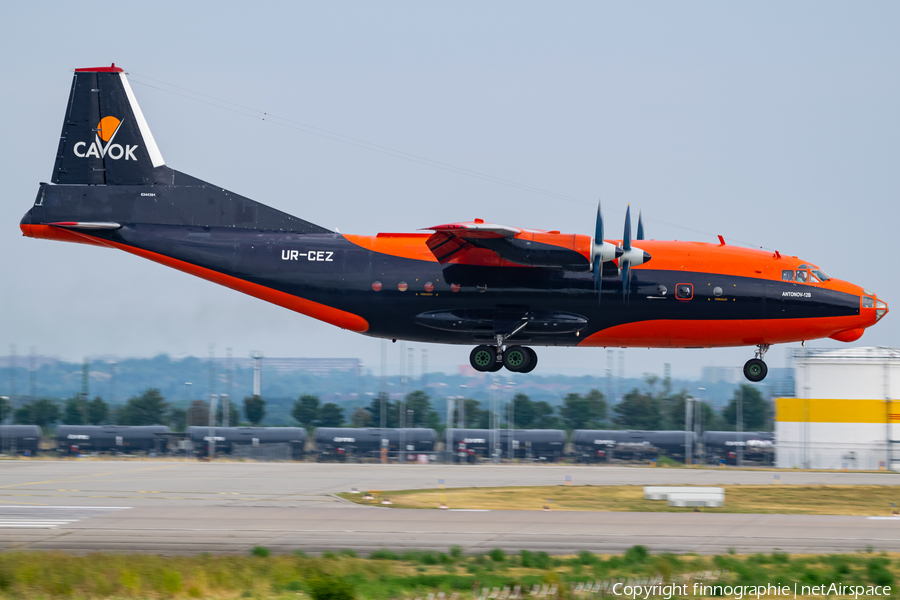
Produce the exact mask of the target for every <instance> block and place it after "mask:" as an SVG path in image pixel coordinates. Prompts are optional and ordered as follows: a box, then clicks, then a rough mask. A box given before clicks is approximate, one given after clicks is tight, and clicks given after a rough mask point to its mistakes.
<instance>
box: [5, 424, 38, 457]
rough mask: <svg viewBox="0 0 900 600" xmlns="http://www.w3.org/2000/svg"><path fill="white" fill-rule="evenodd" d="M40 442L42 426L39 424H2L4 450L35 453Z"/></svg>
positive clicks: (17, 452) (16, 452) (15, 452)
mask: <svg viewBox="0 0 900 600" xmlns="http://www.w3.org/2000/svg"><path fill="white" fill-rule="evenodd" d="M40 443H41V428H40V427H38V426H37V425H0V451H2V452H8V453H10V454H27V455H34V454H35V453H36V452H37V451H38V446H39V444H40Z"/></svg>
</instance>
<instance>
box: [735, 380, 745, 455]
mask: <svg viewBox="0 0 900 600" xmlns="http://www.w3.org/2000/svg"><path fill="white" fill-rule="evenodd" d="M743 431H744V388H743V387H738V393H737V438H738V439H737V466H739V467H742V466H744V436H743V435H742V433H743Z"/></svg>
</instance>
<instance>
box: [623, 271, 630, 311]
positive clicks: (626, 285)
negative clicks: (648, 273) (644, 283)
mask: <svg viewBox="0 0 900 600" xmlns="http://www.w3.org/2000/svg"><path fill="white" fill-rule="evenodd" d="M623 262H624V263H625V264H623V265H622V300H623V301H624V302H625V304H628V296H629V294H631V263H629V262H628V261H627V260H626V261H623Z"/></svg>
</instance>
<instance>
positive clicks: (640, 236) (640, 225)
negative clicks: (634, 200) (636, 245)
mask: <svg viewBox="0 0 900 600" xmlns="http://www.w3.org/2000/svg"><path fill="white" fill-rule="evenodd" d="M641 212H642V211H641ZM641 212H638V231H637V239H639V240H642V239H644V221H643V220H642V219H641V216H642V215H641Z"/></svg>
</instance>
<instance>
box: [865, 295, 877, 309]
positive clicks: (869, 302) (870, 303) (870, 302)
mask: <svg viewBox="0 0 900 600" xmlns="http://www.w3.org/2000/svg"><path fill="white" fill-rule="evenodd" d="M863 308H875V298H870V297H869V296H863Z"/></svg>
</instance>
